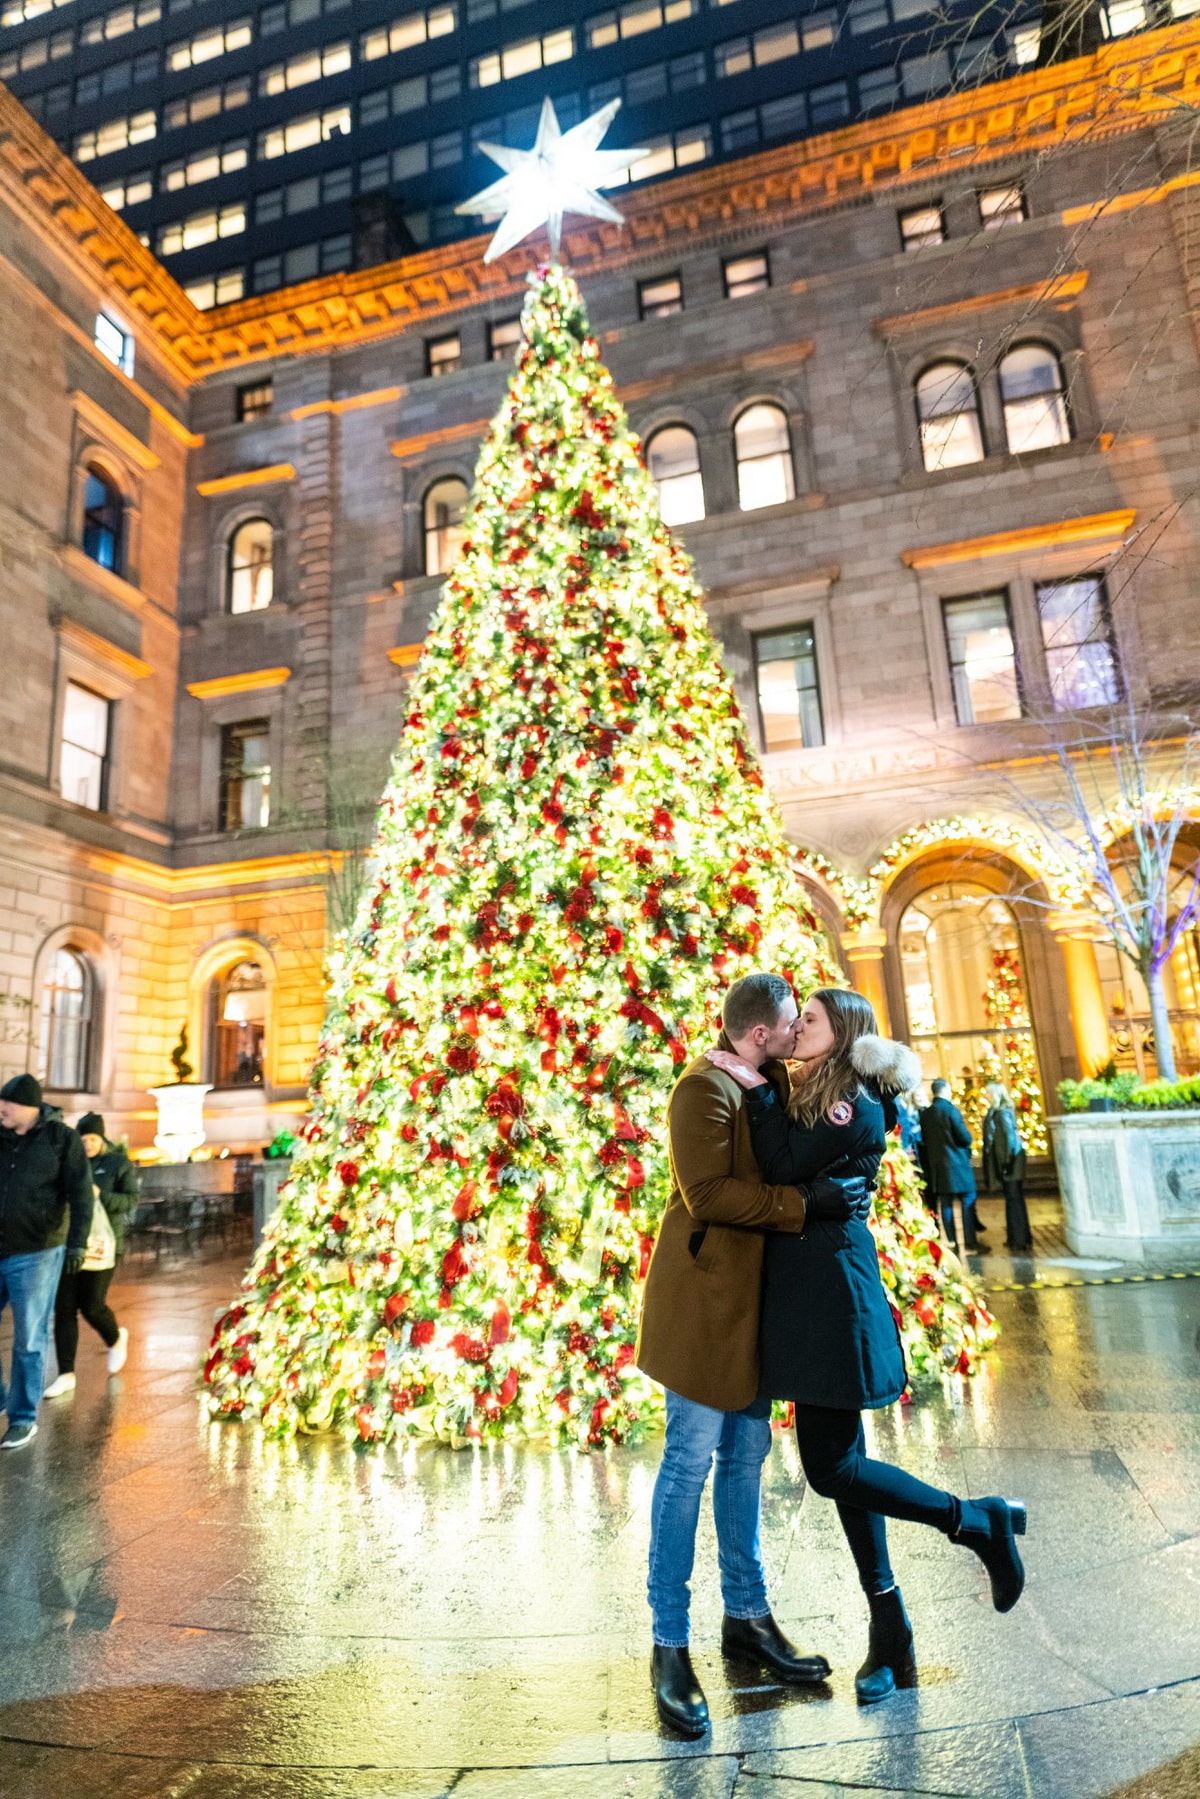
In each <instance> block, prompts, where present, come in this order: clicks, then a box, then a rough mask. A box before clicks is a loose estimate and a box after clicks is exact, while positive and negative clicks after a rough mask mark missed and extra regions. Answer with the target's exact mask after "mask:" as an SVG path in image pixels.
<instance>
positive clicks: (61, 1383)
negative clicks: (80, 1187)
mask: <svg viewBox="0 0 1200 1799" xmlns="http://www.w3.org/2000/svg"><path fill="white" fill-rule="evenodd" d="M75 1129H76V1130H77V1131H78V1132H79V1135H80V1136H81V1137H82V1138H83V1147H84V1149H85V1150H86V1151H87V1157H88V1162H89V1164H90V1166H91V1171H92V1185H93V1186H94V1187H95V1189H96V1191H97V1193H98V1194H99V1196H100V1203H101V1205H102V1206H103V1207H104V1210H105V1212H106V1214H107V1216H108V1222H109V1223H110V1224H111V1225H112V1231H113V1243H112V1248H111V1251H110V1253H111V1257H112V1260H111V1261H110V1262H109V1264H108V1266H107V1267H106V1268H104V1267H100V1266H98V1265H92V1258H91V1256H89V1257H88V1263H87V1265H85V1266H84V1267H83V1268H81V1269H80V1270H79V1272H78V1274H73V1273H72V1272H71V1270H70V1269H69V1268H64V1269H63V1271H62V1279H61V1280H60V1281H59V1283H58V1297H57V1299H56V1300H55V1302H54V1349H55V1354H56V1356H57V1359H58V1373H57V1374H56V1375H55V1377H54V1379H53V1380H52V1381H51V1382H50V1385H49V1386H48V1387H47V1388H46V1392H45V1397H46V1398H47V1399H58V1398H59V1397H60V1395H62V1394H63V1393H73V1392H74V1391H75V1354H76V1351H77V1350H78V1348H79V1320H80V1319H81V1318H83V1319H85V1320H86V1322H87V1323H88V1324H90V1325H91V1327H92V1329H93V1330H94V1331H95V1332H96V1334H97V1336H99V1337H100V1338H102V1340H103V1342H104V1344H105V1347H106V1348H107V1350H108V1372H109V1373H110V1374H119V1373H120V1372H121V1370H122V1368H123V1367H124V1366H125V1357H126V1355H127V1354H128V1351H129V1332H128V1331H127V1330H126V1329H125V1327H124V1326H123V1325H119V1324H118V1323H117V1320H116V1317H115V1316H114V1313H113V1310H112V1307H111V1306H110V1305H109V1303H108V1289H109V1287H110V1286H111V1285H112V1279H113V1276H114V1274H115V1273H116V1272H117V1267H118V1265H119V1263H120V1260H121V1252H122V1251H123V1249H124V1248H125V1224H126V1220H127V1219H128V1217H129V1214H130V1213H131V1212H132V1211H133V1209H134V1207H135V1206H136V1205H137V1202H138V1177H137V1170H136V1169H135V1167H134V1165H133V1163H132V1162H131V1161H130V1160H129V1157H128V1156H127V1155H126V1154H125V1151H124V1149H123V1148H122V1147H121V1145H120V1144H119V1143H110V1142H109V1141H108V1137H107V1135H106V1133H105V1130H104V1120H103V1118H102V1117H101V1116H100V1114H99V1112H85V1113H84V1114H83V1117H82V1118H81V1119H79V1121H78V1123H77V1124H76V1126H75ZM104 1260H106V1261H107V1260H108V1257H107V1256H106V1257H105V1258H104Z"/></svg>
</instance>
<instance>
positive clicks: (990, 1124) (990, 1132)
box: [983, 1106, 1025, 1193]
mask: <svg viewBox="0 0 1200 1799" xmlns="http://www.w3.org/2000/svg"><path fill="white" fill-rule="evenodd" d="M1024 1178H1025V1146H1024V1144H1023V1143H1022V1142H1021V1133H1020V1131H1019V1130H1018V1129H1017V1115H1016V1113H1015V1112H1014V1111H1013V1109H1012V1107H1011V1106H990V1107H989V1108H988V1110H987V1113H986V1114H985V1116H984V1120H983V1185H984V1190H985V1191H986V1192H988V1193H999V1192H1001V1191H1002V1190H1003V1187H1004V1183H1005V1182H1006V1181H1022V1180H1024Z"/></svg>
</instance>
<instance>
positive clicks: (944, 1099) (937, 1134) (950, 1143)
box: [921, 1078, 978, 1249]
mask: <svg viewBox="0 0 1200 1799" xmlns="http://www.w3.org/2000/svg"><path fill="white" fill-rule="evenodd" d="M929 1090H930V1092H931V1093H932V1095H933V1098H932V1100H931V1102H930V1104H929V1105H927V1106H926V1107H925V1109H924V1111H923V1112H922V1113H921V1170H922V1173H923V1174H924V1176H925V1184H926V1186H927V1187H928V1189H929V1196H930V1198H931V1199H932V1200H933V1201H934V1203H935V1205H936V1206H937V1208H938V1210H939V1212H940V1213H941V1215H942V1223H943V1224H944V1225H945V1227H946V1235H947V1237H949V1239H950V1241H951V1243H952V1244H953V1245H954V1246H955V1248H957V1247H958V1237H957V1234H956V1232H955V1229H954V1202H955V1200H958V1202H959V1204H960V1205H961V1206H962V1219H963V1247H964V1248H965V1249H975V1248H977V1247H978V1244H977V1242H976V1237H975V1203H974V1202H975V1171H974V1169H973V1168H972V1166H971V1156H972V1151H973V1149H974V1140H973V1138H972V1136H971V1133H970V1131H969V1130H968V1129H967V1121H966V1119H965V1118H964V1117H963V1115H962V1113H961V1112H960V1111H959V1109H958V1107H957V1106H956V1105H955V1104H954V1102H953V1100H952V1099H951V1098H950V1083H949V1081H944V1080H942V1079H940V1078H939V1079H938V1080H936V1081H931V1082H930V1085H929Z"/></svg>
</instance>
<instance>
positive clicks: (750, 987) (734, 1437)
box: [637, 974, 867, 1737]
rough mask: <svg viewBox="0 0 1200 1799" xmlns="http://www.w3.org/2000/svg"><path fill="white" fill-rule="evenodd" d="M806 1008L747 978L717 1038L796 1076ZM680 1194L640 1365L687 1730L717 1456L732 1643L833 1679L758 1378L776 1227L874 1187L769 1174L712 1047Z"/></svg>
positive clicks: (659, 1648) (689, 1093) (698, 1082)
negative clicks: (786, 1627) (697, 1579)
mask: <svg viewBox="0 0 1200 1799" xmlns="http://www.w3.org/2000/svg"><path fill="white" fill-rule="evenodd" d="M797 1018H798V1010H797V1006H796V1000H795V996H794V995H793V993H792V990H791V988H790V987H789V986H788V983H787V982H786V981H785V980H784V979H783V978H782V976H780V975H775V974H751V975H746V976H744V977H743V979H741V980H740V981H735V982H734V984H733V986H732V987H731V988H730V989H729V992H728V993H727V994H726V996H725V1003H724V1006H723V1009H722V1022H723V1024H724V1027H725V1028H724V1030H723V1031H722V1033H721V1036H720V1039H719V1044H720V1047H721V1048H722V1049H727V1050H733V1051H734V1052H735V1053H736V1054H737V1056H738V1057H739V1058H740V1059H741V1060H743V1061H746V1062H748V1063H749V1064H750V1065H751V1066H752V1067H754V1068H757V1069H761V1070H762V1072H763V1073H764V1074H765V1075H766V1076H767V1078H768V1079H769V1080H770V1081H771V1082H772V1084H773V1085H774V1086H775V1087H776V1089H777V1091H778V1093H779V1096H780V1098H781V1100H784V1099H786V1097H787V1092H788V1076H787V1069H786V1068H785V1066H784V1062H783V1058H784V1057H786V1056H788V1055H790V1053H791V1050H792V1047H793V1043H794V1039H795V1032H796V1024H797ZM667 1127H668V1132H669V1138H670V1159H671V1194H670V1198H669V1199H668V1201H667V1208H666V1211H665V1213H664V1214H663V1220H662V1224H661V1226H660V1228H659V1233H658V1239H657V1242H656V1243H655V1247H654V1254H653V1256H652V1258H651V1262H650V1268H649V1272H648V1274H647V1277H646V1290H645V1294H644V1297H643V1302H642V1318H641V1329H640V1332H639V1336H638V1348H637V1362H638V1366H639V1367H640V1368H641V1369H642V1370H643V1371H644V1372H645V1373H646V1374H648V1375H649V1376H650V1377H651V1379H653V1380H656V1381H658V1382H660V1383H661V1385H662V1386H664V1387H665V1388H666V1390H667V1439H666V1444H665V1447H664V1450H663V1458H662V1463H661V1466H660V1468H659V1472H658V1478H657V1480H656V1482H655V1487H654V1499H653V1503H652V1506H651V1527H650V1567H649V1578H648V1583H647V1584H648V1592H649V1599H650V1609H651V1614H652V1618H653V1626H654V1647H653V1653H652V1657H651V1679H652V1683H653V1687H654V1694H655V1700H656V1703H657V1706H658V1712H659V1716H660V1717H661V1718H662V1720H663V1722H664V1723H665V1724H666V1725H667V1726H668V1727H669V1728H671V1729H672V1730H674V1731H677V1732H678V1733H679V1734H681V1735H683V1736H689V1737H698V1736H702V1735H703V1734H704V1732H705V1731H706V1730H707V1729H708V1722H709V1720H708V1706H707V1703H706V1701H705V1698H704V1694H703V1691H702V1690H701V1687H700V1683H699V1681H698V1680H697V1678H696V1674H695V1671H694V1669H693V1668H692V1664H691V1658H690V1655H689V1651H688V1643H689V1637H690V1627H689V1619H688V1604H689V1597H690V1595H689V1587H688V1583H689V1581H690V1579H691V1573H692V1564H693V1561H694V1558H695V1542H696V1526H697V1522H698V1520H699V1515H700V1500H701V1496H702V1494H703V1491H704V1487H705V1484H706V1482H707V1480H708V1476H709V1472H710V1470H711V1468H712V1466H713V1462H714V1458H715V1461H716V1473H715V1476H714V1478H713V1512H714V1515H715V1519H716V1526H717V1553H718V1562H719V1567H720V1575H721V1592H722V1597H723V1599H724V1604H725V1618H724V1622H723V1624H722V1629H721V1647H722V1650H723V1652H724V1653H725V1654H726V1655H727V1656H730V1657H732V1658H736V1659H740V1660H743V1661H748V1662H753V1663H754V1664H756V1665H757V1666H758V1667H759V1668H766V1669H768V1670H769V1671H770V1672H771V1673H772V1674H774V1675H775V1676H776V1678H778V1679H781V1680H784V1681H787V1682H789V1683H792V1684H795V1685H802V1684H813V1683H816V1682H820V1681H823V1680H825V1679H827V1677H828V1675H829V1672H830V1669H829V1663H828V1662H827V1661H826V1659H825V1657H824V1656H822V1655H803V1654H801V1653H800V1652H799V1651H798V1650H797V1649H796V1648H795V1647H794V1646H793V1644H791V1643H790V1642H789V1641H788V1639H787V1638H786V1637H785V1636H784V1634H783V1632H782V1631H781V1630H780V1629H779V1626H778V1625H777V1624H776V1622H775V1620H774V1618H773V1617H772V1615H771V1610H770V1606H769V1604H768V1601H767V1587H766V1576H765V1573H764V1570H763V1564H762V1554H761V1550H760V1547H759V1489H760V1481H761V1474H762V1464H763V1462H764V1461H765V1459H766V1456H767V1452H768V1450H769V1449H770V1447H771V1422H770V1409H771V1408H770V1401H769V1400H765V1399H764V1400H760V1399H758V1398H757V1394H758V1384H759V1383H758V1327H759V1304H760V1294H761V1288H762V1267H763V1244H764V1233H765V1232H767V1231H796V1232H799V1231H803V1229H804V1225H805V1220H806V1218H809V1219H811V1218H814V1217H823V1218H833V1219H846V1218H848V1217H849V1216H850V1215H851V1213H852V1212H853V1211H854V1210H856V1209H857V1208H859V1207H860V1206H862V1205H864V1204H865V1203H866V1200H867V1187H866V1183H865V1181H863V1180H862V1179H861V1178H858V1177H851V1178H848V1179H834V1180H831V1179H826V1178H822V1179H819V1180H817V1181H814V1182H812V1183H810V1184H809V1185H807V1186H806V1187H804V1188H800V1187H795V1186H772V1185H770V1184H769V1183H767V1182H764V1180H763V1179H762V1176H761V1175H760V1173H759V1171H758V1164H757V1162H756V1161H755V1158H754V1150H753V1147H752V1145H751V1140H750V1130H749V1126H748V1123H747V1118H746V1112H745V1094H744V1093H743V1091H742V1089H741V1088H740V1087H739V1086H738V1084H737V1082H736V1081H734V1080H733V1079H731V1077H730V1076H729V1075H728V1074H726V1073H724V1072H723V1071H721V1070H720V1069H717V1068H714V1067H713V1066H712V1065H711V1064H710V1063H709V1062H708V1061H707V1060H706V1059H705V1058H704V1057H703V1056H700V1057H699V1058H697V1060H696V1061H694V1062H693V1063H691V1064H690V1066H689V1067H687V1068H686V1069H685V1070H684V1072H683V1074H682V1076H681V1077H680V1079H679V1081H678V1082H677V1084H676V1086H675V1089H674V1092H673V1093H672V1095H671V1099H670V1102H669V1104H668V1107H667Z"/></svg>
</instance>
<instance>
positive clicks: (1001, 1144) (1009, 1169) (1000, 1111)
mask: <svg viewBox="0 0 1200 1799" xmlns="http://www.w3.org/2000/svg"><path fill="white" fill-rule="evenodd" d="M986 1090H987V1096H988V1109H987V1111H986V1113H985V1114H984V1119H983V1185H984V1191H985V1192H987V1193H1003V1195H1004V1227H1005V1230H1006V1232H1007V1235H1006V1236H1005V1239H1004V1243H1005V1247H1006V1248H1008V1249H1012V1250H1016V1251H1017V1252H1018V1253H1019V1254H1028V1252H1029V1251H1030V1250H1031V1249H1032V1248H1033V1233H1032V1232H1031V1230H1030V1228H1029V1208H1028V1207H1027V1206H1026V1204H1025V1160H1026V1158H1025V1145H1024V1144H1023V1143H1022V1141H1021V1133H1020V1130H1019V1129H1018V1128H1017V1115H1016V1112H1015V1111H1014V1110H1013V1103H1012V1100H1011V1098H1010V1097H1009V1093H1008V1089H1007V1087H1005V1085H1004V1083H1003V1081H989V1082H988V1084H987V1089H986Z"/></svg>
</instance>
